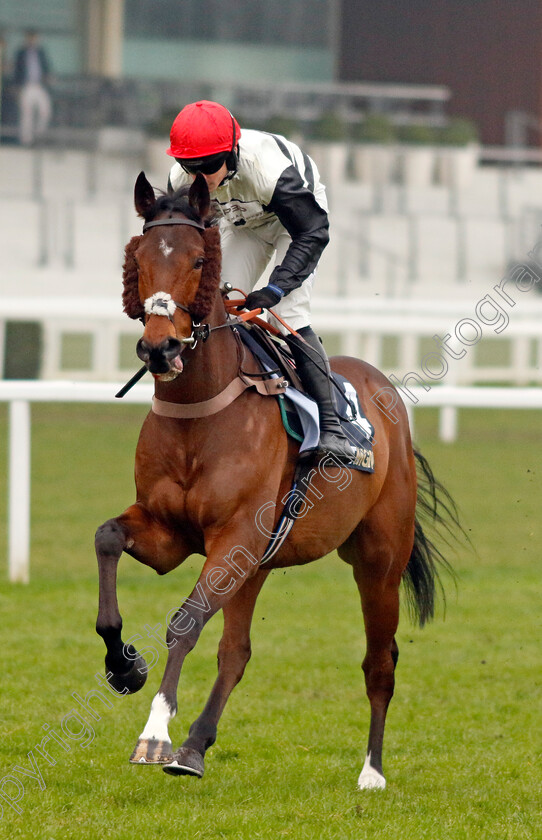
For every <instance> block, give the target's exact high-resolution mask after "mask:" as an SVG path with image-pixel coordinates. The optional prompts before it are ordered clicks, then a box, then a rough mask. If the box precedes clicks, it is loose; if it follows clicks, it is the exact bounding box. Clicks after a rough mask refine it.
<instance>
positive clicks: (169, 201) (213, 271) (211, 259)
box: [122, 187, 222, 322]
mask: <svg viewBox="0 0 542 840" xmlns="http://www.w3.org/2000/svg"><path fill="white" fill-rule="evenodd" d="M168 211H169V212H178V213H182V214H183V215H184V216H186V217H187V218H188V219H191V220H192V221H194V222H201V221H202V219H201V218H200V217H199V215H198V214H197V212H196V211H195V209H194V208H193V207H192V206H191V204H189V202H188V187H182V188H181V189H180V190H178V191H177V192H175V193H167V194H165V195H161V196H159V198H157V200H156V203H155V204H153V205H152V208H151V209H150V210H149V212H148V213H146V214H145V215H144V219H145V222H152V221H153V219H155V218H156V216H158V214H159V213H162V212H168ZM212 221H213V220H212V219H210V220H209V219H206V220H205V225H206V227H205V230H204V231H203V239H204V243H205V262H204V264H203V270H202V273H201V281H200V284H199V287H198V291H197V293H196V297H195V298H194V300H193V302H192V303H191V304H190V306H189V310H190V315H191V316H192V318H193V320H194V321H195V322H201V321H203V320H204V319H205V318H207V317H208V316H209V313H210V311H211V307H212V305H213V300H214V297H215V295H216V291H217V289H218V285H219V283H220V272H221V267H222V259H221V258H222V253H221V250H220V233H219V230H218V227H211V226H210V225H211V223H212ZM141 239H142V236H132V238H131V239H130V241H129V242H128V244H127V245H126V247H125V249H124V265H123V269H122V284H123V290H122V305H123V309H124V311H125V313H126V314H127V315H128V317H129V318H133V319H136V320H137V319H138V318H143V316H144V309H143V303H142V302H141V300H140V298H139V289H138V267H137V263H136V260H135V252H136V251H137V248H138V246H139V243H140V242H141Z"/></svg>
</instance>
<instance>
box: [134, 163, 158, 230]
mask: <svg viewBox="0 0 542 840" xmlns="http://www.w3.org/2000/svg"><path fill="white" fill-rule="evenodd" d="M134 203H135V208H136V210H137V212H138V213H139V215H140V216H142V217H143V218H144V219H145V218H146V217H147V215H148V214H149V213H150V211H151V210H152V208H153V207H154V205H155V204H156V196H155V195H154V190H153V188H152V187H151V185H150V184H149V182H148V181H147V179H146V177H145V173H144V172H140V173H139V175H138V176H137V181H136V182H135V187H134Z"/></svg>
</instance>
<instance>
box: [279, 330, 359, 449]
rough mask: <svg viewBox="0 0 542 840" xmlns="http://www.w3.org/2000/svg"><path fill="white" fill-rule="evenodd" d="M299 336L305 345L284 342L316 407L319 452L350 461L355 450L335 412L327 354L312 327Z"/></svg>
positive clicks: (293, 338)
mask: <svg viewBox="0 0 542 840" xmlns="http://www.w3.org/2000/svg"><path fill="white" fill-rule="evenodd" d="M298 332H299V335H300V336H302V338H304V339H305V341H300V340H299V339H298V338H296V336H292V335H290V336H288V339H287V341H288V345H289V347H290V349H291V351H292V355H293V357H294V361H295V365H296V369H297V372H298V374H299V377H300V379H301V381H302V383H303V387H304V388H305V390H306V392H307V394H308V395H309V397H312V398H313V400H314V401H315V402H316V403H317V405H318V413H319V415H320V443H319V451H321V452H323V453H324V452H328V453H330V454H331V455H337V456H338V457H339V458H345V459H346V460H348V461H351V460H353V459H354V458H355V457H356V455H357V454H358V453H357V448H356V447H354V446H352V444H351V443H350V441H349V440H348V438H347V437H346V435H345V434H344V432H343V430H342V427H341V424H340V422H339V418H338V416H337V412H336V411H335V404H334V401H333V390H334V388H335V386H334V385H333V384H332V382H331V381H330V379H329V375H330V372H331V371H330V367H329V361H328V358H327V355H326V351H325V350H324V347H323V345H322V342H321V341H320V339H319V338H318V336H317V335H316V333H315V332H314V331H313V329H312V327H302V328H301V329H300V330H298Z"/></svg>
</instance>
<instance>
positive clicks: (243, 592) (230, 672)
mask: <svg viewBox="0 0 542 840" xmlns="http://www.w3.org/2000/svg"><path fill="white" fill-rule="evenodd" d="M268 574H269V572H268V571H266V570H264V569H260V570H259V571H258V572H256V574H255V575H254V577H252V578H250V580H247V582H246V583H245V584H244V585H243V586H242V587H241V589H240V590H239V591H238V592H236V593H235V595H234V596H233V598H232V599H231V600H230V601H228V603H227V604H225V605H224V607H223V613H224V632H223V634H222V638H221V640H220V644H219V647H218V676H217V678H216V681H215V684H214V686H213V688H212V690H211V694H210V695H209V699H208V700H207V703H206V704H205V708H204V709H203V711H202V713H201V715H200V716H199V717H198V719H197V720H196V721H194V723H193V724H192V726H191V727H190V731H189V735H188V738H187V739H186V741H185V742H184V743H183V745H182V746H181V747H179V749H178V750H177V751H176V752H175V755H174V756H173V761H171V762H170V763H168V764H167V765H166V766H165V767H164V770H165V771H166V773H171V774H172V775H176V776H179V775H190V776H200V777H201V776H202V775H203V770H204V763H203V759H204V756H205V753H206V751H207V750H208V749H209V747H211V746H212V745H213V744H214V742H215V740H216V732H217V726H218V721H219V720H220V716H221V715H222V712H223V711H224V707H225V705H226V702H227V700H228V697H229V696H230V694H231V693H232V691H233V689H234V688H235V686H236V685H237V683H238V682H239V681H240V680H241V677H242V676H243V673H244V671H245V667H246V665H247V663H248V660H249V659H250V653H251V648H250V625H251V623H252V616H253V615H254V607H255V605H256V599H257V598H258V595H259V594H260V590H261V588H262V586H263V584H264V582H265V580H266V578H267V576H268Z"/></svg>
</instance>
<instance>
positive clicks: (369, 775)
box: [358, 754, 386, 790]
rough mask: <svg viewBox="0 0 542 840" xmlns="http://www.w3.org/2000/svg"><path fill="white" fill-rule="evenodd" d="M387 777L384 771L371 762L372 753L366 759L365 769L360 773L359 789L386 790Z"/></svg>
mask: <svg viewBox="0 0 542 840" xmlns="http://www.w3.org/2000/svg"><path fill="white" fill-rule="evenodd" d="M385 787H386V779H385V778H384V776H383V775H382V773H381V772H380V771H379V770H377V769H376V767H373V766H372V764H371V755H370V754H369V755H368V756H367V758H366V759H365V764H364V765H363V770H362V771H361V773H360V774H359V779H358V790H384V788H385Z"/></svg>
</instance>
